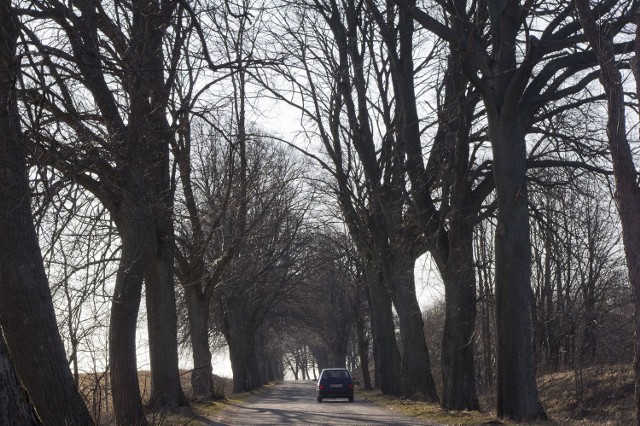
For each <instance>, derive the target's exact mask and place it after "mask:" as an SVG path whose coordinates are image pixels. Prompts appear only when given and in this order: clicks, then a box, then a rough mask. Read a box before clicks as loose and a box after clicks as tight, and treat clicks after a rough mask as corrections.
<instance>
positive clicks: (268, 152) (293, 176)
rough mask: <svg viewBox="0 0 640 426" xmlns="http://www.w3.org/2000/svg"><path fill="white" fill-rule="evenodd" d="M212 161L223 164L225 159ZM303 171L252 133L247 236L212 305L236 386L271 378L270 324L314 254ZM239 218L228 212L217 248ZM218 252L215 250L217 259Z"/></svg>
mask: <svg viewBox="0 0 640 426" xmlns="http://www.w3.org/2000/svg"><path fill="white" fill-rule="evenodd" d="M228 149H234V148H233V147H229V148H228ZM227 158H228V157H227V156H223V157H222V160H225V159H227ZM208 167H210V168H212V169H217V170H220V169H222V168H223V167H222V166H221V165H220V164H217V165H216V164H209V165H208ZM301 177H302V169H301V166H300V165H296V164H295V162H294V157H293V156H291V155H290V153H289V152H287V151H286V150H284V149H282V148H280V147H278V146H275V147H274V146H272V145H270V144H269V142H268V140H267V138H264V139H263V138H261V137H259V135H252V136H248V140H247V176H246V180H247V187H246V188H247V192H246V194H247V197H248V198H247V200H246V203H247V206H248V211H247V217H246V227H245V228H244V229H245V235H244V236H243V238H242V239H241V241H240V243H239V246H238V248H237V252H236V255H235V256H234V258H233V259H232V260H231V262H230V265H229V267H228V268H226V269H225V271H224V273H223V275H222V277H221V280H220V283H219V284H218V285H217V286H216V287H215V289H214V290H213V291H214V294H213V304H212V306H211V308H210V309H211V314H212V317H213V319H214V322H215V323H216V326H217V329H218V330H219V331H220V332H221V333H222V334H223V335H224V337H225V339H226V341H227V344H228V345H229V353H230V360H231V367H232V370H233V382H234V392H245V391H249V390H252V389H254V388H256V387H258V386H260V385H262V384H263V381H262V379H263V375H262V374H261V370H260V364H261V362H260V361H261V360H262V361H267V362H268V361H270V360H269V358H270V357H261V355H264V354H261V353H260V350H259V349H260V347H268V346H269V343H270V342H268V341H266V339H264V336H266V335H267V334H264V333H266V332H267V331H268V330H269V329H270V328H269V325H268V324H267V322H268V319H269V316H270V315H271V314H272V313H273V312H274V311H276V310H277V309H278V306H280V305H281V304H283V303H284V300H286V296H287V294H288V292H289V291H290V289H291V288H292V287H294V286H295V285H297V284H298V283H299V276H300V275H301V274H302V272H303V271H302V268H301V257H302V258H303V257H304V256H305V254H306V251H305V250H304V247H305V246H306V244H307V239H308V235H306V233H305V232H304V227H303V220H304V216H305V213H306V209H307V203H308V201H305V199H304V198H303V196H302V195H301V194H302V183H301V182H300V181H299V180H300V179H301ZM228 178H229V179H230V180H231V181H235V182H229V183H228V184H230V185H237V184H238V181H237V180H238V179H239V178H240V177H239V176H237V175H229V176H228ZM212 195H214V196H217V195H223V194H212ZM210 200H211V201H212V203H211V206H213V207H215V206H217V205H220V203H219V202H218V200H215V198H212V199H210ZM237 201H239V200H237ZM236 219H237V217H236V216H235V215H228V216H227V217H225V218H224V220H223V221H222V223H221V224H220V226H219V227H218V229H217V230H216V231H215V235H214V236H213V238H212V239H211V242H212V246H213V247H211V248H210V250H213V251H215V250H218V247H219V246H224V245H226V243H227V241H230V238H233V233H234V232H235V229H234V228H235V221H236ZM217 258H218V257H217V256H215V255H214V256H212V257H211V258H210V260H209V261H215V260H216V259H217Z"/></svg>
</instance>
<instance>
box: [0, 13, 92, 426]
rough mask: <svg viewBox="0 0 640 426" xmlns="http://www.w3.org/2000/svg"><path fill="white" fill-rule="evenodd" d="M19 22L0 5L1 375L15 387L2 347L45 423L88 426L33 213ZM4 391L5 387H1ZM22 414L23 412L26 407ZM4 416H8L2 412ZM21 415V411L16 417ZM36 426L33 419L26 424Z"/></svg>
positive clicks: (89, 420) (14, 379) (14, 380)
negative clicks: (21, 105) (21, 110)
mask: <svg viewBox="0 0 640 426" xmlns="http://www.w3.org/2000/svg"><path fill="white" fill-rule="evenodd" d="M18 26H19V23H18V20H17V17H16V15H15V14H14V11H13V8H12V6H11V4H10V2H9V1H2V2H1V3H0V35H1V36H2V40H3V42H2V43H0V170H1V171H2V172H0V234H2V238H1V239H0V294H1V297H0V324H2V330H3V332H4V337H0V351H1V352H0V353H1V358H2V370H3V372H5V373H6V374H7V376H5V377H7V379H8V380H12V381H13V383H14V385H13V386H7V387H6V388H7V390H8V391H9V390H11V389H14V390H16V391H17V390H18V388H16V377H15V375H14V374H12V373H11V369H10V368H11V367H10V364H9V365H8V364H7V362H8V355H7V350H6V347H5V345H4V340H5V338H6V341H7V345H8V347H9V349H10V351H11V353H12V354H13V358H14V360H15V365H16V369H17V370H18V372H19V374H20V378H21V379H22V381H23V382H24V384H25V386H26V387H27V389H28V391H29V394H30V396H31V398H32V399H33V402H34V405H35V406H36V408H37V410H38V412H39V413H40V416H41V417H42V419H43V420H44V422H46V423H47V424H92V423H93V420H92V419H91V416H90V415H89V411H88V410H87V408H86V406H85V405H84V401H83V400H82V397H81V396H80V395H79V393H78V391H77V389H76V388H75V386H74V382H73V377H72V375H71V371H70V370H69V368H68V365H67V359H66V355H65V351H64V346H63V344H62V340H61V338H60V334H59V332H58V328H57V324H56V320H55V312H54V309H53V303H52V300H51V293H50V291H49V285H48V282H47V277H46V275H45V272H44V266H43V262H42V255H41V252H40V248H39V246H38V240H37V237H36V232H35V228H34V225H33V216H32V214H31V206H30V196H29V186H28V180H27V179H28V178H27V167H26V152H25V144H24V142H23V135H22V132H21V128H20V123H19V118H18V110H17V96H16V88H15V82H16V78H17V75H18V67H19V61H18V59H17V57H16V44H17V39H18ZM2 382H3V389H4V388H5V386H4V383H7V382H5V381H4V380H3V381H2ZM23 408H24V407H23ZM0 412H1V413H3V414H4V415H6V413H8V412H9V411H4V410H1V411H0ZM21 412H22V413H23V414H24V410H21ZM31 419H33V417H32V418H31Z"/></svg>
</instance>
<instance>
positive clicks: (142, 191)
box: [21, 0, 186, 424]
mask: <svg viewBox="0 0 640 426" xmlns="http://www.w3.org/2000/svg"><path fill="white" fill-rule="evenodd" d="M21 13H22V14H23V15H24V16H25V17H29V16H31V17H33V18H34V19H35V20H36V21H31V22H30V23H29V25H27V26H25V29H26V30H27V32H28V38H29V42H30V43H32V45H33V46H34V50H35V51H36V52H38V60H39V61H41V64H42V66H43V67H44V69H46V70H47V72H46V73H40V72H39V70H40V69H42V68H38V67H32V68H31V69H30V70H29V73H28V74H27V77H26V81H28V82H29V83H30V85H31V87H32V88H33V89H32V90H28V91H26V92H25V95H26V96H27V98H28V100H29V101H30V102H29V104H27V105H28V106H29V107H30V108H29V110H28V111H27V112H28V114H30V118H31V119H32V120H33V121H35V124H36V125H38V127H35V131H34V132H33V133H32V134H31V135H30V136H31V138H33V139H34V140H37V141H39V143H40V145H39V147H40V148H41V151H39V152H44V153H46V154H45V155H43V156H41V157H40V158H39V160H40V161H43V162H47V163H50V164H51V165H53V166H54V167H56V168H57V169H58V170H59V171H60V172H61V173H63V174H64V175H65V176H67V177H68V178H70V179H74V180H75V181H76V182H78V183H79V184H80V185H82V186H83V187H85V188H87V189H88V190H89V191H91V192H92V193H93V194H94V195H95V196H96V197H97V198H98V199H99V200H100V201H101V202H102V203H103V205H104V206H105V207H106V208H107V209H108V210H109V213H110V215H111V218H112V219H113V220H114V222H115V223H116V226H117V228H118V231H119V234H120V238H121V240H122V252H121V259H122V260H121V266H120V270H119V272H118V274H117V277H116V288H115V294H114V303H113V304H112V313H111V326H110V336H111V342H110V351H111V352H112V353H111V357H110V361H111V363H112V368H111V374H112V382H113V386H114V389H115V392H114V398H115V400H114V403H115V409H116V414H117V418H118V422H119V423H122V424H124V423H129V422H142V421H143V408H142V404H141V401H140V391H139V386H138V379H137V365H136V357H135V350H136V345H135V331H136V326H137V313H138V308H139V303H140V299H141V289H142V284H143V281H144V284H145V286H146V292H145V295H146V304H147V320H148V328H149V348H150V360H151V370H152V375H153V379H152V392H151V397H152V405H153V406H156V407H167V406H168V407H175V406H177V405H181V404H184V403H185V402H186V401H185V398H184V395H183V393H182V389H181V387H180V382H179V380H177V378H178V375H179V372H178V357H177V337H176V315H175V294H174V286H173V266H174V265H173V256H174V255H173V250H174V242H173V238H174V235H173V234H174V233H173V185H172V183H171V172H170V168H169V160H170V156H169V148H170V145H171V140H172V139H173V138H174V137H175V134H174V132H175V129H172V128H171V127H170V125H169V122H168V119H167V112H168V106H167V105H168V102H169V99H170V96H169V94H170V92H171V91H172V88H173V87H174V82H175V80H174V79H175V74H176V71H175V67H176V64H177V60H178V58H179V55H180V52H181V50H180V48H179V47H180V46H181V44H182V41H183V40H184V36H185V32H186V30H185V28H184V27H183V24H184V20H185V19H186V18H185V16H184V13H183V9H182V8H180V7H178V2H175V1H157V2H151V3H145V2H134V3H131V4H122V3H119V4H101V3H93V2H79V3H78V4H75V5H74V7H71V5H68V4H65V3H62V2H57V1H55V0H52V1H50V2H36V3H34V4H32V5H31V7H30V8H28V9H25V10H22V11H21ZM149 17H152V19H150V18H149ZM34 22H46V23H47V24H51V25H55V26H56V27H57V28H58V29H59V30H60V31H58V32H57V34H58V35H59V36H61V37H60V38H58V39H53V38H52V37H51V33H50V32H44V33H43V32H41V29H42V28H43V27H47V26H46V25H45V26H41V27H38V26H37V24H34ZM35 62H36V60H35V59H34V60H33V61H32V65H35ZM165 71H166V72H165ZM44 87H48V88H49V89H50V90H48V91H46V92H44V93H43V92H41V91H42V90H43V88H44ZM51 123H54V124H51ZM58 132H63V133H65V134H66V135H69V137H68V138H66V139H64V142H65V143H61V141H62V139H60V138H58V137H57V136H56V135H57V134H58Z"/></svg>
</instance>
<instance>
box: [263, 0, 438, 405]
mask: <svg viewBox="0 0 640 426" xmlns="http://www.w3.org/2000/svg"><path fill="white" fill-rule="evenodd" d="M287 13H292V14H294V16H297V17H299V18H298V19H297V20H299V21H300V26H299V27H296V28H290V29H287V37H290V40H291V41H290V43H291V45H289V46H286V47H285V48H286V49H289V50H290V53H291V61H292V63H291V65H290V66H289V68H288V69H284V70H280V71H281V72H282V75H283V76H284V77H285V78H286V79H287V80H288V82H290V83H292V84H293V85H294V87H295V89H296V96H300V100H299V101H298V99H295V98H294V99H292V100H291V99H289V97H288V96H284V95H283V94H282V93H278V91H277V89H275V90H273V93H274V95H275V96H276V97H277V98H279V99H281V100H283V101H285V102H288V103H289V104H290V105H292V106H294V107H296V108H298V109H299V110H300V111H301V113H302V115H303V117H304V118H305V119H308V120H309V121H310V122H311V123H313V125H314V130H313V131H309V132H308V134H309V135H310V134H312V133H313V137H317V139H318V140H319V142H320V143H321V144H322V149H323V151H324V153H325V154H324V155H325V156H327V157H328V159H329V160H328V161H327V162H324V160H323V159H320V158H318V157H315V158H316V160H319V164H320V165H321V167H323V168H324V169H325V170H326V171H327V172H328V173H329V174H330V175H331V176H332V178H333V179H334V182H333V183H332V184H330V187H331V188H332V189H331V190H332V191H333V192H334V193H335V194H336V199H337V200H338V203H339V205H340V208H341V210H342V212H343V216H344V220H345V221H346V223H347V225H348V227H349V229H350V232H351V235H352V238H353V240H354V241H355V242H356V244H357V246H358V252H359V253H361V255H362V256H363V261H362V263H363V265H364V270H365V271H366V276H367V283H368V285H369V296H370V301H371V308H372V316H373V321H372V322H373V327H374V339H375V340H374V341H375V348H376V350H375V353H376V357H377V359H376V369H377V370H376V374H377V383H378V384H379V386H380V388H381V389H382V391H383V392H385V393H389V394H396V395H401V394H402V395H405V396H409V397H418V398H421V399H425V400H430V401H434V400H437V393H436V389H435V383H434V381H433V377H432V375H431V367H430V361H429V354H428V349H427V346H426V343H425V341H424V334H423V331H422V330H423V326H424V324H423V322H422V315H421V313H420V308H419V306H418V303H417V299H416V294H415V287H414V286H415V282H414V276H413V268H414V265H415V259H416V258H417V256H418V255H419V254H421V253H422V251H423V250H424V248H423V247H422V245H421V244H420V237H419V235H418V234H417V233H418V231H417V229H416V228H415V221H413V220H412V218H411V217H410V214H409V213H408V212H409V211H410V210H411V209H410V208H409V207H408V206H407V204H406V203H405V202H406V200H405V198H404V196H403V194H404V188H405V184H406V177H405V175H404V170H403V164H402V163H401V162H400V161H398V160H399V159H401V158H402V156H398V155H395V154H396V152H395V151H394V150H395V146H396V143H397V140H396V137H395V136H396V133H395V132H396V131H397V129H396V128H394V126H393V120H394V118H395V117H394V116H393V113H394V111H393V106H392V105H393V101H392V99H393V94H392V82H391V80H390V78H389V74H388V69H387V65H386V64H387V58H386V56H385V55H386V53H385V52H380V56H377V55H378V51H377V44H376V39H375V37H374V36H373V34H372V33H371V31H370V30H371V28H372V27H371V25H372V21H371V19H369V17H366V18H365V19H360V16H359V13H361V9H360V5H359V4H356V2H346V3H344V4H337V3H335V2H330V1H329V2H322V1H318V2H314V3H313V5H312V8H309V7H308V5H298V6H297V9H296V7H293V8H292V9H291V10H290V11H288V12H287ZM363 16H365V15H363ZM284 19H287V18H284ZM379 64H384V65H382V66H379ZM298 67H299V68H300V69H301V70H302V71H301V73H300V74H297V73H296V72H292V71H291V70H295V69H297V68H298ZM368 81H371V85H368V83H367V82H368ZM375 97H380V98H381V103H380V107H379V108H378V107H376V108H373V109H371V110H370V109H369V105H376V104H375V102H374V101H373V99H374V98H375ZM305 100H308V104H307V102H306V101H305ZM306 105H311V106H312V107H309V108H307V106H306ZM344 123H347V125H344ZM392 303H393V305H394V306H395V308H396V311H397V313H398V318H399V321H400V330H401V332H400V343H401V345H402V354H403V356H402V357H401V356H400V352H401V351H400V350H398V348H397V343H396V337H395V332H394V325H393V316H392V310H391V304H392ZM399 367H400V369H398V368H399Z"/></svg>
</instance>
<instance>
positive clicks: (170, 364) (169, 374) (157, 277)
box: [145, 234, 187, 409]
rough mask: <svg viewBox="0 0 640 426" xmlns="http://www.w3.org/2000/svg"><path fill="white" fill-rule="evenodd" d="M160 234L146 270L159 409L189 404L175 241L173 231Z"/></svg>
mask: <svg viewBox="0 0 640 426" xmlns="http://www.w3.org/2000/svg"><path fill="white" fill-rule="evenodd" d="M156 238H157V239H156V240H155V241H156V242H157V244H158V246H159V248H158V250H157V251H156V253H157V254H156V256H154V258H152V261H151V262H149V263H148V264H147V271H146V273H145V284H146V286H145V289H146V291H145V295H146V305H147V320H148V324H149V355H150V361H151V405H152V407H154V408H156V409H161V408H176V407H178V406H183V405H186V404H187V401H186V398H185V396H184V393H183V392H182V386H181V384H180V371H179V369H178V331H177V315H176V296H175V289H174V283H173V249H172V248H171V247H169V245H172V244H173V234H171V235H169V234H166V235H161V236H158V237H156ZM153 246H154V245H151V247H153ZM150 254H151V253H150Z"/></svg>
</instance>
